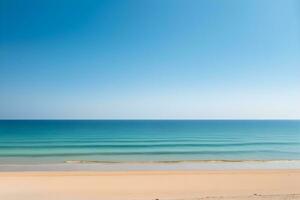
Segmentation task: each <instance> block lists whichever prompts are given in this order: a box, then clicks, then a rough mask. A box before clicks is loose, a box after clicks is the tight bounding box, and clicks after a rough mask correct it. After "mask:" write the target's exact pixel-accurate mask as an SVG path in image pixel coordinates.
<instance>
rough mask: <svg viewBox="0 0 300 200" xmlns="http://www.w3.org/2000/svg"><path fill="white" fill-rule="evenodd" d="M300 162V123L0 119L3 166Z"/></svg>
mask: <svg viewBox="0 0 300 200" xmlns="http://www.w3.org/2000/svg"><path fill="white" fill-rule="evenodd" d="M201 160H202V161H207V160H209V161H212V160H219V161H224V160H226V161H228V160H231V161H232V160H234V161H241V160H242V161H243V160H300V121H296V120H293V121H283V120H280V121H279V120H267V121H266V120H263V121H255V120H252V121H251V120H250V121H248V120H241V121H238V120H198V121H197V120H184V121H180V120H94V121H93V120H86V121H85V120H42V121H34V120H32V121H31V120H18V121H6V120H2V121H0V163H1V164H3V163H4V164H11V163H63V162H166V161H167V162H173V161H174V162H177V161H201Z"/></svg>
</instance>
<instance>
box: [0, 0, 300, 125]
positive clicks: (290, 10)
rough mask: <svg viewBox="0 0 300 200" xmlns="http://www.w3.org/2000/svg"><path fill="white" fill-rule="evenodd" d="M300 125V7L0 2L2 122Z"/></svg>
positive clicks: (279, 0) (191, 0) (127, 0)
mask: <svg viewBox="0 0 300 200" xmlns="http://www.w3.org/2000/svg"><path fill="white" fill-rule="evenodd" d="M65 118H67V119H300V1H298V0H245V1H239V0H226V1H224V0H187V1H182V0H163V1H161V0H153V1H147V0H106V1H103V0H85V1H80V0H73V1H71V0H62V1H56V0H43V1H35V0H28V1H21V0H1V2H0V119H65Z"/></svg>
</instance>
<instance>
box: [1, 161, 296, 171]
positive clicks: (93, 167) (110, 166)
mask: <svg viewBox="0 0 300 200" xmlns="http://www.w3.org/2000/svg"><path fill="white" fill-rule="evenodd" d="M255 169H256V170H260V169H261V170H264V169H266V170H273V169H275V170H276V169H300V160H252V161H228V160H227V161H220V160H219V161H212V160H211V161H180V162H98V161H97V162H95V161H92V162H90V161H88V162H87V161H83V162H82V161H71V162H65V163H40V164H4V163H2V164H0V172H9V171H16V172H17V171H19V172H22V171H98V172H101V171H104V172H105V171H145V170H146V171H177V170H191V171H197V170H255Z"/></svg>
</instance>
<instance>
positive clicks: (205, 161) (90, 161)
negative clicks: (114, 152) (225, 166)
mask: <svg viewBox="0 0 300 200" xmlns="http://www.w3.org/2000/svg"><path fill="white" fill-rule="evenodd" d="M250 162H251V163H253V162H256V163H266V162H268V163H269V162H300V159H299V160H289V159H286V160H285V159H282V160H170V161H168V160H167V161H138V162H137V161H106V160H66V161H64V163H68V164H126V163H128V164H148V163H154V164H155V163H157V164H160V163H161V164H168V163H169V164H172V163H250Z"/></svg>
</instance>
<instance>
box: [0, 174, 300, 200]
mask: <svg viewBox="0 0 300 200" xmlns="http://www.w3.org/2000/svg"><path fill="white" fill-rule="evenodd" d="M0 199H1V200H2V199H3V200H40V199H43V200H87V199H88V200H98V199H101V200H102V199H105V200H110V199H112V200H138V199H141V200H148V199H149V200H154V199H168V200H172V199H174V200H176V199H178V200H179V199H186V200H189V199H191V200H192V199H242V200H243V199H272V200H273V199H274V200H277V199H285V200H286V199H300V170H211V171H208V170H201V171H130V172H1V173H0Z"/></svg>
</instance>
